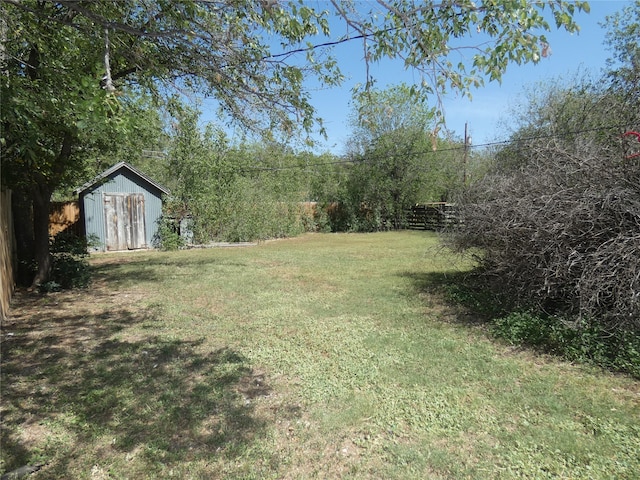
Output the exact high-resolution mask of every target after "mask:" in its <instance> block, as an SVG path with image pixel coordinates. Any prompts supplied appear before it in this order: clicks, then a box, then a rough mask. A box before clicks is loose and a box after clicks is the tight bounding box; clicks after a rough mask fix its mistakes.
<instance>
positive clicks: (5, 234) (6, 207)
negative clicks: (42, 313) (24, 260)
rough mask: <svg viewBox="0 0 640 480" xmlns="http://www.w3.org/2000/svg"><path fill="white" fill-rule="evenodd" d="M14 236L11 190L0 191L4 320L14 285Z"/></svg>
mask: <svg viewBox="0 0 640 480" xmlns="http://www.w3.org/2000/svg"><path fill="white" fill-rule="evenodd" d="M15 267H16V256H15V236H14V234H13V217H12V213H11V190H2V191H0V318H1V319H2V320H4V319H5V318H6V317H7V313H8V311H9V303H10V302H11V296H12V295H13V289H14V285H15V277H14V275H15Z"/></svg>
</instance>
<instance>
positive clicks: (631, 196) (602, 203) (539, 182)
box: [449, 2, 640, 375]
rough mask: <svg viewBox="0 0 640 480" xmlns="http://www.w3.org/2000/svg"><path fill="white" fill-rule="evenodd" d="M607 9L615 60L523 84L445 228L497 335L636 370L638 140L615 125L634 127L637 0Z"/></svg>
mask: <svg viewBox="0 0 640 480" xmlns="http://www.w3.org/2000/svg"><path fill="white" fill-rule="evenodd" d="M607 20H608V22H609V26H610V28H611V29H612V31H611V32H610V34H609V36H608V43H609V44H610V45H611V46H612V47H613V49H614V51H615V52H616V56H615V58H614V60H612V61H611V63H610V64H609V65H610V66H611V67H614V68H613V69H612V70H611V71H610V72H609V73H608V74H607V76H605V77H604V78H603V79H602V80H600V81H598V82H591V81H588V80H584V79H583V80H580V81H575V82H574V83H573V84H572V85H570V86H567V85H566V84H563V85H557V84H552V83H550V82H547V83H545V84H544V85H539V86H538V87H537V88H536V89H535V90H532V91H531V92H529V95H528V97H527V104H526V105H525V106H524V107H523V108H521V109H520V110H516V112H514V115H513V116H512V117H511V118H510V122H511V124H512V125H515V126H516V127H515V129H514V131H513V134H512V137H511V141H510V142H509V144H508V145H505V146H504V147H503V148H501V149H499V150H498V151H497V152H496V154H495V158H494V162H493V165H492V168H491V169H490V171H489V173H488V174H487V175H486V176H484V177H483V178H482V179H480V180H479V181H477V182H474V183H473V184H472V185H471V186H470V187H469V188H467V189H466V190H465V191H464V192H462V193H461V194H460V196H459V198H458V202H457V203H458V212H459V218H460V220H461V222H460V224H459V225H458V226H457V227H456V228H455V230H454V231H453V232H452V235H451V236H450V238H449V239H450V241H451V244H452V246H453V247H454V248H456V249H458V250H462V251H473V252H476V254H477V259H478V263H479V270H478V273H480V274H481V277H479V278H480V279H481V281H482V282H483V283H484V284H485V285H487V286H488V288H489V289H490V290H492V291H493V292H495V293H496V295H497V297H498V298H501V299H506V301H505V300H502V304H503V305H505V306H508V309H507V313H501V314H500V315H498V317H499V319H498V320H496V321H495V329H494V331H495V332H496V333H497V334H499V335H500V336H502V337H504V338H506V339H508V340H509V341H511V342H513V343H526V344H529V345H533V346H535V347H536V348H539V349H542V350H545V351H549V352H554V353H561V354H562V355H564V356H566V357H568V358H570V359H576V360H587V361H591V362H594V363H597V364H600V365H605V366H608V367H612V368H615V369H618V370H624V371H627V372H631V373H633V374H634V375H638V374H640V372H639V371H638V370H639V369H640V366H639V365H640V356H639V352H640V255H639V253H638V252H640V156H638V155H636V154H637V153H638V152H639V151H640V149H639V148H638V147H639V146H638V144H637V142H633V143H631V142H629V141H628V140H629V136H625V135H623V134H624V133H625V132H629V131H638V130H640V96H639V95H638V88H637V86H638V80H639V79H640V61H638V60H640V46H639V44H638V40H637V39H638V36H637V28H638V20H640V2H635V3H634V4H633V5H630V6H629V7H628V8H627V9H626V10H625V12H624V13H622V14H620V15H616V16H614V17H613V18H611V19H607ZM631 137H632V140H635V136H631ZM509 312H511V313H509ZM522 312H528V313H522ZM494 318H495V317H494ZM559 319H562V320H559Z"/></svg>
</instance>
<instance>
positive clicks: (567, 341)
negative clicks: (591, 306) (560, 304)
mask: <svg viewBox="0 0 640 480" xmlns="http://www.w3.org/2000/svg"><path fill="white" fill-rule="evenodd" d="M492 331H493V333H494V334H495V335H496V336H497V337H500V338H502V339H504V340H506V341H508V342H509V343H511V344H513V345H528V346H531V347H534V348H536V349H538V350H540V351H543V352H546V353H551V354H555V355H562V356H563V357H565V358H567V359H569V360H572V361H579V362H582V363H590V364H594V365H598V366H601V367H606V368H609V369H612V370H616V371H620V372H626V373H629V374H631V375H633V376H635V377H637V378H640V335H638V334H637V333H636V332H633V331H631V330H628V329H625V328H623V329H618V330H617V331H616V332H614V333H611V332H609V331H608V330H606V329H605V328H604V326H603V325H602V324H600V323H599V322H593V321H591V322H583V324H582V325H576V324H575V323H574V322H571V321H566V320H564V319H562V318H561V317H556V316H552V315H540V314H534V313H530V312H513V313H511V314H509V315H507V316H504V317H501V318H498V319H496V320H495V321H494V322H493V327H492Z"/></svg>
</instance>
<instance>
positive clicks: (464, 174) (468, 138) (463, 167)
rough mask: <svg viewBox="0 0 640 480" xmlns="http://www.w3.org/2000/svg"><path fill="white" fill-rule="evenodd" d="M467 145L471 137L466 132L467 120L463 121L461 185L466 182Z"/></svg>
mask: <svg viewBox="0 0 640 480" xmlns="http://www.w3.org/2000/svg"><path fill="white" fill-rule="evenodd" d="M469 145H471V138H470V137H469V135H468V133H467V122H464V157H463V159H462V185H466V184H467V160H468V154H469Z"/></svg>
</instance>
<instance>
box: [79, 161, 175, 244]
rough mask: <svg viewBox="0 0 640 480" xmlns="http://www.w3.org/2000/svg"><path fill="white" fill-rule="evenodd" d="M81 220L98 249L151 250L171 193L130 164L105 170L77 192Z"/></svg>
mask: <svg viewBox="0 0 640 480" xmlns="http://www.w3.org/2000/svg"><path fill="white" fill-rule="evenodd" d="M76 194H77V195H78V200H79V202H78V203H79V204H80V221H81V225H83V226H84V233H85V235H87V237H90V236H93V237H94V238H96V239H97V240H98V243H99V245H98V246H97V248H96V249H97V250H100V251H110V252H111V251H120V250H136V249H144V248H150V247H151V246H152V241H153V238H154V236H155V235H156V232H157V230H158V220H159V219H160V217H161V215H162V196H163V195H168V194H169V191H168V190H167V189H166V188H165V187H163V186H162V185H160V184H158V183H156V182H155V181H153V180H152V179H151V178H149V177H148V176H146V175H145V174H144V173H142V172H141V171H139V170H137V169H136V168H134V167H132V166H131V165H129V164H128V163H126V162H120V163H117V164H115V165H114V166H113V167H111V168H109V169H108V170H105V171H104V172H102V173H101V174H100V175H98V176H97V177H96V178H94V179H93V180H91V181H90V182H87V183H85V184H84V185H82V186H81V187H79V188H78V189H76Z"/></svg>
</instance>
